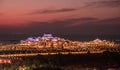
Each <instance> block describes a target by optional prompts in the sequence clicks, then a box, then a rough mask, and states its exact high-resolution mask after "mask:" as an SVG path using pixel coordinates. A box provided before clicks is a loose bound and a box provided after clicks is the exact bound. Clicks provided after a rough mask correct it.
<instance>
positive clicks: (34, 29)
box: [0, 17, 120, 39]
mask: <svg viewBox="0 0 120 70" xmlns="http://www.w3.org/2000/svg"><path fill="white" fill-rule="evenodd" d="M76 23H78V24H76ZM74 24H75V25H74ZM70 25H73V26H70ZM119 30H120V17H118V18H109V19H104V20H100V19H97V18H91V17H88V18H73V19H66V20H56V21H51V22H36V21H34V22H31V23H29V24H28V25H26V27H20V28H18V27H11V26H0V39H1V38H6V37H5V36H7V38H8V37H10V36H11V35H12V38H13V39H14V38H22V37H23V36H24V38H26V37H28V36H32V35H34V34H43V33H53V34H58V35H64V34H68V35H82V34H94V35H95V34H120V31H119ZM1 34H2V36H1ZM3 34H6V35H3ZM10 34H11V35H10ZM14 35H16V37H15V36H14ZM20 35H21V36H22V37H21V36H20ZM10 39H11V38H10Z"/></svg>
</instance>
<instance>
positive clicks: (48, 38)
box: [20, 34, 117, 49]
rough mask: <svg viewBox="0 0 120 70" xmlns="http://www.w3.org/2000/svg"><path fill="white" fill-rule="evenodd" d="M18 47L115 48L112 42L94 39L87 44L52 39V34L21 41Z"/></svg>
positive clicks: (56, 38) (57, 38)
mask: <svg viewBox="0 0 120 70" xmlns="http://www.w3.org/2000/svg"><path fill="white" fill-rule="evenodd" d="M20 45H23V46H32V47H34V48H58V49H78V48H92V47H109V48H110V47H111V48H112V47H116V46H117V44H115V43H114V42H110V41H106V40H100V39H95V40H93V41H89V42H80V41H71V40H67V39H64V38H59V37H53V36H52V34H44V35H43V36H42V37H35V38H33V37H29V38H27V39H26V40H21V42H20Z"/></svg>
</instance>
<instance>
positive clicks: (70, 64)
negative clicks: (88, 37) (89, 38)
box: [0, 52, 120, 70]
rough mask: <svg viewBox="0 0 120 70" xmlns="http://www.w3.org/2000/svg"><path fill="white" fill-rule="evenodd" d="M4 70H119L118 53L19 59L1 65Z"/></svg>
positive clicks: (119, 56) (119, 54) (119, 60)
mask: <svg viewBox="0 0 120 70" xmlns="http://www.w3.org/2000/svg"><path fill="white" fill-rule="evenodd" d="M0 68H1V69H6V70H19V69H22V68H24V69H25V70H93V69H94V70H109V69H112V70H116V69H118V70H119V69H120V53H110V52H104V53H102V54H81V55H72V54H69V55H61V54H59V55H47V56H42V55H38V56H31V57H21V59H15V60H13V63H12V64H1V65H0Z"/></svg>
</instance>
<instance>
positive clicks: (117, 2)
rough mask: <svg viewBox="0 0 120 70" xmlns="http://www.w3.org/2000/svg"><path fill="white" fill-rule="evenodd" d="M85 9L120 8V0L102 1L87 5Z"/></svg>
mask: <svg viewBox="0 0 120 70" xmlns="http://www.w3.org/2000/svg"><path fill="white" fill-rule="evenodd" d="M85 7H120V0H101V1H95V2H88V3H86V6H85Z"/></svg>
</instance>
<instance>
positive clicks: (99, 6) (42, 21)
mask: <svg viewBox="0 0 120 70" xmlns="http://www.w3.org/2000/svg"><path fill="white" fill-rule="evenodd" d="M119 30H120V0H0V35H1V36H3V37H4V35H9V34H30V35H32V34H36V33H46V32H48V33H56V34H65V33H66V34H75V35H79V34H120V31H119Z"/></svg>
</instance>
